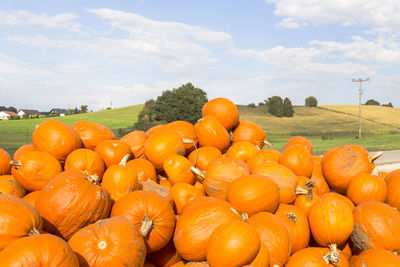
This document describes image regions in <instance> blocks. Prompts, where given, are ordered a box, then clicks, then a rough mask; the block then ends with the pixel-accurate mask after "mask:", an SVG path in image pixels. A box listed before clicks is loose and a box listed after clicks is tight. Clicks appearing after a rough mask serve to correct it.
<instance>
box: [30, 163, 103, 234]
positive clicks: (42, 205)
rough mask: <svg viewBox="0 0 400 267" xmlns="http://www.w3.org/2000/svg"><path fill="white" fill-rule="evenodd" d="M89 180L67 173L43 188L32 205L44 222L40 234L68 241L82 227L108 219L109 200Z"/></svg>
mask: <svg viewBox="0 0 400 267" xmlns="http://www.w3.org/2000/svg"><path fill="white" fill-rule="evenodd" d="M92 179H93V178H91V177H88V176H86V175H84V174H83V173H82V172H81V171H77V170H70V171H65V172H62V173H60V174H58V175H57V176H56V177H54V178H53V179H52V180H51V181H50V182H48V183H47V184H46V186H45V187H44V188H43V189H42V190H41V191H40V193H39V196H38V197H37V199H36V202H35V208H36V209H37V210H38V211H39V213H40V216H42V218H43V219H44V227H43V228H44V230H46V231H47V232H49V233H55V234H57V235H60V236H62V237H63V238H64V239H65V240H68V239H69V238H70V237H71V236H72V235H73V234H74V233H76V232H77V231H78V230H79V229H81V228H82V227H85V226H86V225H88V224H91V223H94V222H96V221H98V220H99V219H104V218H107V217H108V215H109V212H110V208H111V200H110V196H109V195H108V193H107V192H106V191H105V190H104V189H103V188H102V187H100V186H99V185H96V181H95V179H94V180H92Z"/></svg>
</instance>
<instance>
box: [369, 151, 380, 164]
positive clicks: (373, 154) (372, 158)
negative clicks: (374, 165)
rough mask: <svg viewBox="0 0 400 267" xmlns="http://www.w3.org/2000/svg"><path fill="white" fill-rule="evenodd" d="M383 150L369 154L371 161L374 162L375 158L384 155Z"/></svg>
mask: <svg viewBox="0 0 400 267" xmlns="http://www.w3.org/2000/svg"><path fill="white" fill-rule="evenodd" d="M382 154H383V152H382V151H379V152H374V153H372V154H369V155H368V159H369V162H374V160H376V159H377V158H379V157H380V156H382Z"/></svg>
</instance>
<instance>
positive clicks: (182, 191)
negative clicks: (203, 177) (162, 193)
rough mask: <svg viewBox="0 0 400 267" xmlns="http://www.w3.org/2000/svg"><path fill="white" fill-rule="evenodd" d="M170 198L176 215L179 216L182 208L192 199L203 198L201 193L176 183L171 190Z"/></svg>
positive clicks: (184, 184) (183, 184)
mask: <svg viewBox="0 0 400 267" xmlns="http://www.w3.org/2000/svg"><path fill="white" fill-rule="evenodd" d="M170 191H171V196H172V199H173V200H174V210H175V213H176V214H181V213H182V209H183V207H184V206H185V205H186V204H187V203H188V202H189V201H191V200H192V199H195V198H198V197H201V196H203V195H204V194H203V192H202V191H200V190H199V189H198V188H196V187H195V186H193V185H190V184H187V183H176V184H174V185H173V186H172V188H171V190H170Z"/></svg>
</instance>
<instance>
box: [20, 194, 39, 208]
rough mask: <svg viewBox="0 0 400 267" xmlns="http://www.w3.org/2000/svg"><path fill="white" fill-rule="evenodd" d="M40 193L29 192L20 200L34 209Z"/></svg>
mask: <svg viewBox="0 0 400 267" xmlns="http://www.w3.org/2000/svg"><path fill="white" fill-rule="evenodd" d="M39 194H40V191H33V192H30V193H29V194H27V195H25V196H24V197H23V198H22V200H24V201H26V202H28V203H29V204H31V206H32V207H35V203H36V199H37V197H38V196H39Z"/></svg>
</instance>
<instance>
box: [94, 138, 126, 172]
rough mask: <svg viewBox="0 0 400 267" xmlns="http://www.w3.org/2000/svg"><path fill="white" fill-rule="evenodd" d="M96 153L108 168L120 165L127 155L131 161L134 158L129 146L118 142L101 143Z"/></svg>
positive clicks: (105, 141)
mask: <svg viewBox="0 0 400 267" xmlns="http://www.w3.org/2000/svg"><path fill="white" fill-rule="evenodd" d="M94 151H95V152H97V153H98V154H99V155H100V157H101V158H102V159H103V160H104V163H105V164H106V167H107V168H108V167H110V166H111V165H117V164H118V163H120V162H121V160H122V159H123V158H124V157H125V155H127V154H128V155H129V159H130V158H132V151H131V148H130V147H129V145H128V144H126V143H124V142H122V141H118V140H104V141H101V142H99V143H98V144H97V146H96V149H95V150H94Z"/></svg>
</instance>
